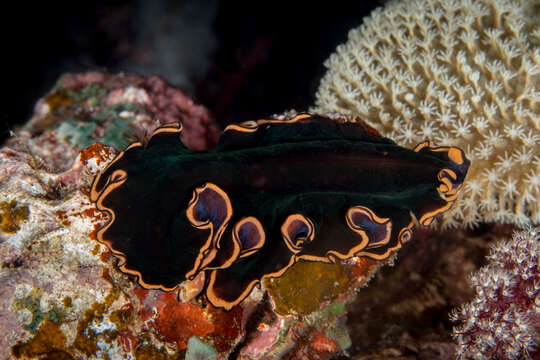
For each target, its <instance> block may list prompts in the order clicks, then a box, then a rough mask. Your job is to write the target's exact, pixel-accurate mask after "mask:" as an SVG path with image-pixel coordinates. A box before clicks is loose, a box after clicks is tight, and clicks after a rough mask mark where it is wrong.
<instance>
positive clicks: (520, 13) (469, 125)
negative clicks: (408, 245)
mask: <svg viewBox="0 0 540 360" xmlns="http://www.w3.org/2000/svg"><path fill="white" fill-rule="evenodd" d="M535 5H536V2H535V1H533V0H523V1H512V0H459V1H454V0H429V1H415V0H404V1H391V2H389V3H388V4H386V5H385V6H384V7H381V8H378V9H376V10H375V11H374V12H373V13H372V14H371V15H370V16H369V17H367V18H365V19H364V21H363V24H362V25H361V26H360V27H358V28H356V29H354V30H352V31H351V32H350V33H349V39H348V41H347V42H346V43H345V44H342V45H339V46H338V47H337V51H336V52H335V53H334V54H332V55H331V56H330V58H329V59H328V60H327V61H326V63H325V65H326V67H327V68H328V72H327V73H326V75H325V76H324V77H323V79H322V81H321V84H320V87H319V90H318V92H317V95H316V97H317V99H316V107H315V108H314V110H315V111H319V112H340V113H345V114H358V115H360V116H361V117H362V119H364V120H365V121H367V122H368V123H369V124H370V125H372V126H374V127H375V128H376V129H377V130H379V131H380V132H381V133H382V134H383V135H385V136H388V137H390V138H391V139H394V140H395V141H397V142H398V143H400V144H402V145H406V146H407V145H409V146H410V145H414V144H416V143H418V142H419V141H423V140H425V139H431V140H433V141H434V142H435V143H440V144H445V145H455V146H459V147H461V148H463V149H464V150H465V151H466V153H467V157H468V158H469V159H471V161H472V166H471V169H470V171H469V174H468V179H467V181H466V184H465V188H464V191H463V192H462V193H461V194H460V201H459V205H458V206H454V207H453V209H451V210H450V211H449V212H447V213H446V214H445V216H444V219H443V223H444V224H445V225H456V224H458V223H459V224H463V223H464V224H477V223H478V222H481V221H499V222H507V223H515V224H518V225H524V224H530V223H539V222H540V201H539V200H540V147H538V142H539V141H540V123H539V120H538V119H539V114H540V96H539V93H538V89H539V88H540V72H539V67H540V50H539V49H540V48H539V47H538V45H539V41H540V28H538V26H537V22H536V21H535V17H534V14H536V13H537V11H536V8H535Z"/></svg>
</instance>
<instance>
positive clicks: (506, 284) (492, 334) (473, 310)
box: [452, 228, 540, 359]
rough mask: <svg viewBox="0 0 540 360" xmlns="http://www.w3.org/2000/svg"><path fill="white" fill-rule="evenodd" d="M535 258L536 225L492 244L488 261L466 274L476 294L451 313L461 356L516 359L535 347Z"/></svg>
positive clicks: (539, 252)
mask: <svg viewBox="0 0 540 360" xmlns="http://www.w3.org/2000/svg"><path fill="white" fill-rule="evenodd" d="M539 261H540V228H536V229H529V230H525V231H520V232H516V233H514V235H513V238H512V240H510V241H504V240H503V241H500V242H498V243H496V244H494V245H493V246H492V248H491V254H490V255H489V256H488V265H486V266H485V267H483V268H481V269H480V270H479V271H478V272H476V273H474V274H473V275H472V277H471V282H472V286H473V287H474V288H475V289H476V296H475V298H474V299H473V301H472V302H470V303H468V304H465V305H463V306H462V307H461V309H459V310H457V311H456V312H455V313H454V314H453V315H452V318H453V320H454V321H459V323H460V325H459V326H457V327H455V328H454V338H455V339H456V341H457V342H458V344H459V345H458V353H459V354H460V356H462V357H463V358H473V359H518V358H520V357H521V356H522V355H524V354H525V355H527V354H529V355H531V354H533V353H535V352H536V351H537V350H538V345H539V343H538V338H537V335H535V334H538V332H539V331H540V263H539ZM536 355H538V353H536Z"/></svg>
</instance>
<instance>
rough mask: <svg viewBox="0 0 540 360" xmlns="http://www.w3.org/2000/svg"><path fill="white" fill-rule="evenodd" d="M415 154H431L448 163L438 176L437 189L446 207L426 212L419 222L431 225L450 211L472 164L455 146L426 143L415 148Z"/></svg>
mask: <svg viewBox="0 0 540 360" xmlns="http://www.w3.org/2000/svg"><path fill="white" fill-rule="evenodd" d="M414 151H415V152H418V153H426V154H431V155H434V156H436V157H438V158H439V159H441V160H443V161H445V162H447V163H448V165H447V166H446V167H445V168H443V169H441V170H440V171H439V173H438V175H437V178H438V180H439V182H440V185H439V187H438V188H437V190H438V192H439V195H440V197H441V199H442V200H443V201H444V202H445V203H444V205H442V206H441V207H439V208H437V209H432V210H429V211H426V212H424V213H423V214H422V215H421V216H420V217H419V218H418V221H419V222H420V224H422V225H429V224H431V222H432V221H433V218H434V217H435V216H436V215H438V214H440V213H442V212H444V211H446V210H448V209H449V208H450V206H452V204H453V203H454V201H455V200H456V199H457V196H458V191H459V189H460V188H461V186H462V185H463V181H465V177H466V175H467V171H468V170H469V166H470V164H471V162H470V160H469V159H467V158H466V157H465V153H464V152H463V150H461V149H460V148H457V147H453V146H436V145H434V144H433V143H432V142H431V141H425V142H423V143H420V144H418V145H417V146H416V147H415V148H414Z"/></svg>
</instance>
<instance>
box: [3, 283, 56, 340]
mask: <svg viewBox="0 0 540 360" xmlns="http://www.w3.org/2000/svg"><path fill="white" fill-rule="evenodd" d="M42 294H43V290H42V289H38V288H33V289H32V290H30V292H29V293H28V295H27V296H25V297H24V298H22V299H17V300H15V301H14V302H13V308H14V309H15V310H23V309H26V310H28V311H29V312H30V313H31V314H32V321H30V323H29V324H26V325H24V329H25V330H27V331H29V332H30V333H32V334H35V333H36V332H37V331H38V328H40V324H41V323H42V322H44V321H53V322H56V323H58V322H60V321H62V320H63V319H64V318H65V312H64V310H62V309H61V308H58V307H56V306H53V307H52V309H51V310H49V311H46V312H43V311H42V310H41V305H40V301H41V295H42Z"/></svg>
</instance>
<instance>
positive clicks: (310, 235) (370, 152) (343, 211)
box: [91, 114, 469, 309]
mask: <svg viewBox="0 0 540 360" xmlns="http://www.w3.org/2000/svg"><path fill="white" fill-rule="evenodd" d="M180 132H181V128H170V127H169V128H161V129H159V130H158V131H156V132H155V133H154V135H153V136H152V137H151V138H150V140H149V142H148V144H141V143H135V144H132V145H130V146H129V147H128V148H127V149H126V150H125V151H124V152H122V153H121V154H119V155H118V156H117V158H116V159H115V160H114V161H113V162H112V163H111V164H110V165H109V167H108V168H107V169H106V170H105V171H104V172H103V173H102V174H101V175H99V176H97V177H96V179H95V180H94V183H93V185H92V192H91V198H92V200H93V201H95V202H96V203H97V207H98V208H99V209H100V210H105V211H107V212H109V213H110V214H111V220H110V222H109V223H108V224H107V225H106V226H105V227H104V228H102V229H101V230H100V231H99V232H98V239H99V240H100V241H101V242H104V243H106V244H107V245H108V246H109V247H110V248H111V250H112V251H113V252H114V253H115V254H116V255H118V256H120V257H121V258H122V259H123V260H122V264H121V269H122V271H124V272H127V273H131V274H135V275H137V276H138V279H139V283H140V284H141V285H143V286H145V287H147V288H161V289H164V290H171V289H174V288H175V287H176V286H177V285H178V284H179V283H181V282H183V281H185V280H187V279H193V278H194V277H195V276H197V275H198V274H200V273H201V272H205V274H206V284H205V289H206V296H207V298H208V299H209V301H210V302H211V303H212V304H213V305H215V306H218V307H223V308H226V309H230V308H232V307H233V306H235V305H236V304H238V303H239V302H240V301H242V300H243V299H244V298H245V297H246V296H247V295H248V294H249V293H250V291H251V289H252V288H253V287H254V286H255V285H256V284H258V283H259V282H260V280H261V279H262V278H263V277H279V276H281V275H282V274H283V273H284V272H285V271H286V270H287V268H289V267H290V266H291V265H293V264H294V263H295V262H296V261H298V260H299V259H304V260H307V261H323V262H336V261H338V260H340V259H347V258H351V257H353V256H368V257H370V258H374V259H384V258H386V257H388V256H389V255H390V254H391V253H392V252H393V251H394V250H396V249H398V248H399V247H401V245H402V244H403V243H405V242H407V241H408V240H409V239H410V238H411V234H412V232H411V230H412V227H413V217H414V218H416V219H417V220H418V221H419V222H420V223H421V224H423V225H427V224H429V223H430V222H431V221H432V219H433V217H434V216H435V215H437V214H439V213H441V212H443V211H445V210H447V209H448V208H449V207H450V205H451V204H452V202H453V201H454V200H455V198H456V197H457V190H458V189H459V188H460V186H461V184H462V182H463V180H464V178H465V175H466V172H467V169H468V167H469V161H468V160H467V159H466V158H465V156H464V154H463V152H462V151H461V150H460V149H457V148H453V147H437V146H434V145H433V144H431V143H429V142H425V143H422V144H420V145H418V146H417V147H416V148H415V149H414V150H409V149H405V148H402V147H400V146H397V145H396V144H395V143H394V142H393V141H391V140H389V139H386V138H383V137H380V136H379V135H378V134H377V133H376V131H375V130H373V129H371V128H369V127H368V126H367V125H365V124H362V123H350V122H340V121H335V120H330V119H327V118H324V117H320V116H314V115H308V114H302V115H298V116H297V117H295V118H293V119H291V120H259V121H250V122H246V123H243V124H240V125H230V126H229V127H227V128H226V129H225V131H224V133H223V134H222V136H221V138H220V141H219V143H218V145H217V147H216V148H214V149H212V150H209V151H204V152H198V151H192V150H189V149H187V148H186V147H185V146H184V145H183V144H182V142H181V141H180V140H179V133H180Z"/></svg>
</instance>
